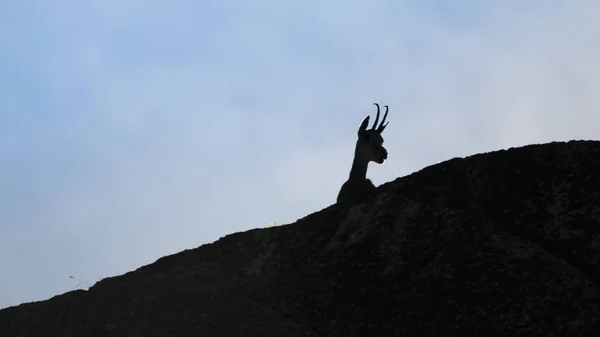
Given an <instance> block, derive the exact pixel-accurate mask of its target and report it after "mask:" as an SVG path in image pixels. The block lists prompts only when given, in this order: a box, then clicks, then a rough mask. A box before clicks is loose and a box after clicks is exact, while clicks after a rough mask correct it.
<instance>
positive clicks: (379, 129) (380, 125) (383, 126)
mask: <svg viewBox="0 0 600 337" xmlns="http://www.w3.org/2000/svg"><path fill="white" fill-rule="evenodd" d="M384 107H385V114H383V119H382V120H381V124H379V127H378V128H377V131H379V132H380V133H381V132H383V130H385V127H386V126H387V125H388V124H389V122H387V123H385V118H386V117H387V114H388V110H389V107H388V106H387V105H384ZM383 123H385V124H383Z"/></svg>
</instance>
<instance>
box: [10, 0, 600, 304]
mask: <svg viewBox="0 0 600 337" xmlns="http://www.w3.org/2000/svg"><path fill="white" fill-rule="evenodd" d="M599 14H600V3H598V2H595V1H591V0H590V1H585V0H579V1H577V0H576V1H552V0H549V1H529V2H527V3H523V2H522V1H516V0H510V1H503V2H500V1H495V2H491V1H487V2H483V1H459V0H457V1H452V2H450V1H433V0H429V1H422V0H421V1H416V0H415V1H399V0H396V1H392V0H390V1H383V0H381V1H380V0H370V1H366V0H364V1H358V0H355V1H352V0H350V1H348V0H345V1H338V0H334V1H328V2H321V1H302V2H300V1H298V2H291V1H290V2H285V1H270V0H262V1H261V0H253V1H249V0H247V1H244V0H239V1H232V0H221V1H178V0H173V1H168V2H167V1H160V2H159V1H127V0H104V1H99V0H92V1H85V2H84V1H64V0H63V1H61V0H57V1H45V0H44V1H41V0H38V1H30V0H22V1H10V2H3V3H2V4H0V46H1V47H0V48H2V49H1V52H0V73H1V76H0V278H1V279H0V308H3V307H7V306H11V305H17V304H19V303H22V302H28V301H36V300H44V299H48V298H50V297H52V296H54V295H56V294H60V293H63V292H66V291H69V290H73V289H75V288H76V286H77V281H74V280H72V279H69V276H77V277H79V276H81V277H83V278H84V279H86V280H87V281H88V282H90V283H94V282H96V281H97V280H98V279H101V278H103V277H107V276H115V275H119V274H122V273H125V272H127V271H130V270H133V269H136V268H138V267H140V266H142V265H144V264H148V263H152V262H154V261H155V260H156V259H158V258H160V257H161V256H164V255H168V254H173V253H176V252H179V251H181V250H184V249H189V248H195V247H197V246H199V245H202V244H205V243H210V242H212V241H214V240H216V239H218V238H219V237H222V236H224V235H226V234H229V233H233V232H237V231H243V230H248V229H252V228H256V227H264V226H266V225H267V224H268V223H270V222H272V221H274V220H277V222H278V223H291V222H293V221H295V220H296V219H298V218H301V217H303V216H305V215H307V214H309V213H312V212H315V211H318V210H320V209H322V208H324V207H327V206H329V205H331V204H332V203H333V202H335V198H336V195H337V192H338V189H339V187H340V186H341V184H342V183H343V182H344V181H345V179H346V178H347V175H348V171H349V166H350V163H351V161H352V154H353V150H354V142H355V137H356V130H357V127H358V125H359V124H360V122H361V120H362V119H363V117H364V116H365V115H366V114H370V113H373V112H374V107H373V102H380V103H381V104H388V105H389V106H390V113H389V116H388V120H389V121H390V124H389V126H388V127H387V129H386V131H385V133H384V136H385V139H386V146H387V148H388V151H389V159H388V161H387V162H386V163H385V164H383V165H381V166H378V165H374V164H372V165H371V166H370V169H369V174H368V175H369V176H370V177H371V178H372V180H373V181H374V182H375V184H376V185H379V184H381V183H384V182H387V181H390V180H393V179H394V178H397V177H401V176H405V175H407V174H410V173H412V172H414V171H416V170H419V169H421V168H423V167H425V166H428V165H432V164H435V163H437V162H439V161H443V160H447V159H450V158H453V157H462V156H467V155H471V154H476V153H481V152H487V151H492V150H497V149H503V148H508V147H512V146H521V145H526V144H531V143H542V142H549V141H554V140H557V141H563V140H570V139H597V138H598V132H599V131H598V130H600V113H598V109H599V108H600V94H599V93H600V80H599V79H598V76H597V75H598V74H600V45H599V44H598V43H596V41H597V37H598V36H600V22H599V21H598V20H597V17H598V16H599Z"/></svg>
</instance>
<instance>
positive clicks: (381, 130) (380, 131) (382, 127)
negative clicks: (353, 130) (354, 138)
mask: <svg viewBox="0 0 600 337" xmlns="http://www.w3.org/2000/svg"><path fill="white" fill-rule="evenodd" d="M388 124H390V122H387V123H385V124H383V125H382V126H380V127H379V128H378V129H377V131H379V133H382V132H383V130H385V127H386V126H387V125H388Z"/></svg>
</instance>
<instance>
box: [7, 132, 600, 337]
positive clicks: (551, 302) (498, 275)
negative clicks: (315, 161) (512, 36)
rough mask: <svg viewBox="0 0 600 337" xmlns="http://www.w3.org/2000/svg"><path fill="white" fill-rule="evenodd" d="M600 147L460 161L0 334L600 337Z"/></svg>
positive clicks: (122, 282)
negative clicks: (348, 204) (364, 198)
mask: <svg viewBox="0 0 600 337" xmlns="http://www.w3.org/2000/svg"><path fill="white" fill-rule="evenodd" d="M599 222H600V142H596V141H571V142H567V143H550V144H541V145H531V146H525V147H521V148H511V149H509V150H503V151H496V152H491V153H486V154H479V155H474V156H471V157H467V158H455V159H452V160H448V161H446V162H443V163H440V164H437V165H433V166H430V167H427V168H425V169H423V170H421V171H419V172H416V173H414V174H411V175H410V176H407V177H403V178H399V179H396V180H395V181H393V182H390V183H387V184H384V185H382V186H380V187H379V188H378V189H377V193H376V194H375V195H373V196H372V197H371V198H369V199H368V200H365V201H364V202H363V203H360V204H356V205H353V206H343V205H333V206H330V207H328V208H326V209H324V210H322V211H319V212H316V213H314V214H311V215H309V216H307V217H305V218H303V219H300V220H298V221H297V222H295V223H293V224H289V225H285V226H279V227H272V228H266V229H255V230H250V231H247V232H243V233H235V234H232V235H228V236H225V237H223V238H221V239H219V240H218V241H216V242H214V243H212V244H206V245H202V246H200V247H198V248H196V249H191V250H186V251H183V252H181V253H178V254H175V255H171V256H166V257H163V258H160V259H158V260H157V261H156V262H155V263H152V264H150V265H147V266H143V267H141V268H139V269H137V270H135V271H132V272H129V273H127V274H125V275H121V276H117V277H112V278H107V279H104V280H102V281H100V282H98V283H97V284H95V285H94V286H93V287H91V288H90V289H89V290H88V291H83V290H78V291H72V292H68V293H66V294H63V295H59V296H56V297H54V298H52V299H50V300H47V301H43V302H36V303H27V304H22V305H19V306H16V307H11V308H7V309H4V310H1V311H0V336H7V337H12V336H19V337H25V336H35V337H37V336H73V337H82V336H144V337H146V336H223V337H242V336H248V337H253V336H256V337H264V336H286V337H294V336H304V337H307V336H322V337H325V336H327V337H333V336H339V337H351V336H409V335H414V336H486V335H487V336H490V335H494V336H501V335H504V336H539V335H545V336H550V335H552V336H597V335H598V332H599V331H600V293H599V291H598V290H599V286H600V226H599Z"/></svg>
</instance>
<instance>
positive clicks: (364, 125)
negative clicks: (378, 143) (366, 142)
mask: <svg viewBox="0 0 600 337" xmlns="http://www.w3.org/2000/svg"><path fill="white" fill-rule="evenodd" d="M369 117H370V116H367V117H365V119H363V121H362V123H360V127H359V128H358V133H361V132H363V131H365V130H367V126H369Z"/></svg>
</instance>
